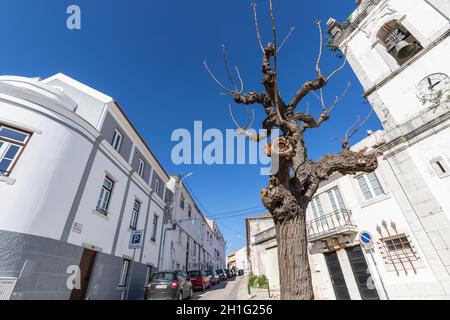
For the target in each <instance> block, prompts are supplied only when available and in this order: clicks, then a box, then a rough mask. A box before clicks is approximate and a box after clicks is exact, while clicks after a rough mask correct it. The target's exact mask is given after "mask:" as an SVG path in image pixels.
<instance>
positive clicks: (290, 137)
mask: <svg viewBox="0 0 450 320" xmlns="http://www.w3.org/2000/svg"><path fill="white" fill-rule="evenodd" d="M269 5H270V10H269V11H270V18H271V24H272V33H273V39H272V42H269V43H268V44H267V46H265V47H264V46H263V44H262V38H261V34H260V31H259V25H258V16H257V11H256V4H252V7H253V12H254V20H255V26H256V33H257V38H258V43H259V46H260V48H261V52H262V73H263V79H262V84H263V86H264V89H265V90H264V91H263V92H253V91H251V92H247V93H244V82H243V81H242V78H241V75H240V73H239V69H238V68H235V71H236V74H237V78H238V79H239V86H237V85H236V82H237V81H234V80H233V76H232V74H231V72H230V69H229V66H228V58H227V54H226V51H225V47H222V49H223V57H224V62H225V69H226V73H227V75H228V78H229V80H230V83H231V85H232V87H231V88H228V87H227V86H225V85H224V84H223V83H222V82H220V81H219V80H218V78H217V77H216V76H215V75H214V73H213V72H212V71H211V69H210V68H209V66H208V64H207V63H206V61H205V63H204V65H205V67H206V69H207V71H208V73H209V74H210V75H211V77H212V78H213V79H214V81H216V82H217V83H218V84H219V86H220V87H221V88H222V89H223V90H224V91H225V94H228V95H231V96H232V97H233V99H234V102H235V103H236V104H243V105H246V106H250V105H256V104H258V105H261V106H262V109H263V110H264V112H265V114H266V116H267V117H266V119H265V120H264V121H263V124H262V126H263V128H264V129H266V131H267V134H265V135H263V136H259V135H257V134H254V133H250V132H254V131H250V130H249V124H250V126H251V124H252V123H253V120H254V111H253V110H252V111H251V112H252V113H253V120H251V121H250V115H249V114H248V120H247V123H246V125H245V126H244V127H243V128H238V130H237V132H238V134H241V135H248V136H249V137H250V138H251V139H253V140H256V141H263V140H265V139H269V140H270V137H271V131H272V129H274V128H278V129H279V130H280V132H281V136H280V137H277V138H276V139H274V140H272V141H269V142H268V143H267V145H266V152H267V154H268V156H272V155H274V154H275V155H276V156H278V157H279V169H278V171H277V172H273V174H272V175H271V176H270V178H269V186H268V187H267V188H265V189H263V190H262V191H261V199H262V202H263V204H264V206H265V207H266V208H267V209H268V210H269V211H270V213H271V214H272V216H273V219H274V222H275V228H276V232H277V242H278V260H279V269H280V285H281V298H282V299H284V300H293V299H304V300H312V299H314V293H313V286H312V280H311V271H310V266H309V261H308V239H307V230H306V210H307V207H308V205H309V203H310V201H311V199H312V198H313V196H314V194H315V193H316V192H317V190H318V188H319V185H320V183H321V182H323V181H325V180H328V179H329V178H330V176H331V175H333V174H334V173H337V172H339V173H341V174H344V175H346V174H356V173H358V172H372V171H374V170H375V169H376V168H377V166H378V161H377V156H378V154H377V152H376V150H371V151H369V148H365V149H364V150H362V151H359V152H355V151H352V150H351V149H350V147H349V139H350V138H351V137H352V136H353V135H354V134H355V133H356V131H357V130H358V129H360V128H361V127H362V126H363V125H364V123H365V122H366V121H367V119H366V120H365V121H363V122H362V123H361V124H360V125H359V126H358V123H359V122H360V121H358V123H357V124H355V125H353V126H352V127H351V128H349V129H348V130H347V132H346V134H345V138H344V139H341V142H342V147H343V150H342V151H341V152H339V153H337V154H330V155H326V156H324V157H322V158H321V159H319V160H318V161H313V160H311V159H309V158H308V153H307V147H306V144H305V139H304V136H305V132H307V131H308V130H310V129H316V128H319V127H320V126H321V125H322V124H323V123H325V122H326V121H328V120H329V119H330V113H331V111H332V110H333V109H334V108H335V106H336V105H337V104H338V103H339V102H340V101H341V100H342V97H343V96H344V95H345V93H346V91H347V90H348V87H347V88H346V90H345V92H344V93H343V95H341V96H338V97H336V98H335V99H334V101H333V102H332V103H331V104H330V105H327V104H326V102H325V98H324V91H323V89H324V88H325V87H326V86H327V84H328V83H329V82H330V80H331V79H332V78H333V77H334V76H335V75H336V74H337V73H338V72H339V71H341V70H342V69H343V68H344V66H345V61H346V59H344V63H343V64H342V65H340V66H339V67H338V68H337V69H336V70H335V71H333V72H331V73H330V74H329V75H328V76H325V75H324V74H323V73H322V70H321V67H320V64H321V63H320V62H321V58H322V54H323V42H324V41H323V32H322V28H321V23H320V21H317V26H318V28H319V33H320V46H319V54H318V58H317V62H316V65H315V73H316V76H315V79H313V80H311V81H307V82H305V83H303V84H302V85H301V86H300V88H299V89H298V91H297V92H296V94H295V96H294V97H293V98H292V100H291V101H289V102H286V101H285V100H284V99H283V98H282V97H281V95H280V91H279V87H278V68H277V58H278V53H279V51H280V49H281V48H282V47H283V46H284V45H285V43H286V41H287V39H288V38H289V36H290V35H291V34H292V32H293V31H294V29H293V28H292V29H291V30H290V31H289V33H288V35H287V36H286V38H285V39H284V40H283V41H282V43H281V45H280V46H278V44H277V43H278V42H277V30H276V26H275V17H274V11H273V5H272V0H269ZM310 93H312V94H314V95H315V96H316V97H317V99H318V100H319V102H320V107H321V109H322V112H321V115H320V116H319V117H314V116H313V115H311V114H310V113H309V111H307V112H300V111H298V110H297V109H298V106H299V104H300V102H302V101H303V99H304V98H305V97H306V96H308V95H309V94H310ZM248 112H249V109H248V108H247V113H248ZM230 113H231V116H232V119H233V121H234V123H235V124H236V125H237V126H238V127H239V124H238V123H237V121H236V120H235V118H234V116H233V113H232V112H231V109H230ZM358 120H359V119H358ZM355 128H356V129H355ZM352 130H353V131H352Z"/></svg>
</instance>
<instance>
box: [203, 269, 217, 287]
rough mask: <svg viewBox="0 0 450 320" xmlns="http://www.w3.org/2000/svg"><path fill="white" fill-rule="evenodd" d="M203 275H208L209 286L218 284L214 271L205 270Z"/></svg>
mask: <svg viewBox="0 0 450 320" xmlns="http://www.w3.org/2000/svg"><path fill="white" fill-rule="evenodd" d="M205 273H206V274H207V275H208V277H209V281H210V282H211V284H212V285H213V286H215V285H216V284H219V282H220V278H219V275H218V274H217V272H216V271H215V270H206V271H205Z"/></svg>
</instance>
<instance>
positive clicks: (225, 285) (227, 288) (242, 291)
mask: <svg viewBox="0 0 450 320" xmlns="http://www.w3.org/2000/svg"><path fill="white" fill-rule="evenodd" d="M192 299H193V300H247V299H248V294H247V281H246V277H245V276H241V277H235V278H233V279H230V280H228V281H221V282H220V283H219V284H218V285H215V286H212V287H211V289H208V290H206V292H201V291H195V292H194V297H193V298H192Z"/></svg>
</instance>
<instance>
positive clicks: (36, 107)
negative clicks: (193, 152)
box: [0, 74, 171, 299]
mask: <svg viewBox="0 0 450 320" xmlns="http://www.w3.org/2000/svg"><path fill="white" fill-rule="evenodd" d="M0 170H1V174H0V199H1V200H0V201H1V205H0V239H1V240H0V285H1V286H2V292H3V293H4V294H3V295H2V298H3V299H139V298H142V297H143V290H144V289H143V288H144V286H145V285H146V283H147V281H148V279H149V277H150V276H151V275H152V273H153V272H154V271H156V270H158V269H161V262H160V256H161V252H164V250H166V248H164V247H163V246H162V245H161V243H162V238H163V226H164V224H165V218H166V216H167V209H168V207H169V206H168V205H167V201H166V199H170V198H171V192H170V191H169V190H167V189H166V188H165V185H166V184H167V183H168V182H169V181H170V176H169V175H168V174H167V173H166V172H165V170H164V168H163V167H162V166H161V164H160V163H159V162H158V160H157V159H156V158H155V156H154V155H153V154H152V152H151V150H150V149H149V148H148V146H147V145H146V144H145V142H144V141H143V140H142V138H141V137H140V135H139V134H138V132H137V131H136V130H135V129H134V128H133V126H132V124H131V123H130V122H129V120H128V119H127V118H126V116H125V114H124V113H123V111H122V110H121V109H120V107H119V105H118V104H117V102H115V101H114V100H113V99H112V98H110V97H108V96H106V95H104V94H102V93H100V92H98V91H96V90H94V89H92V88H89V87H87V86H85V85H83V84H81V83H79V82H77V81H75V80H73V79H71V78H69V77H67V76H65V75H63V74H57V75H55V76H52V77H50V78H48V79H43V80H41V79H36V78H22V77H0ZM134 231H142V234H143V241H142V247H141V248H140V249H136V250H134V249H129V242H130V237H131V234H132V233H133V232H134ZM72 283H75V288H74V287H73V284H72ZM71 284H72V285H71Z"/></svg>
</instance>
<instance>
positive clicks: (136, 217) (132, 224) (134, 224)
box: [130, 200, 141, 230]
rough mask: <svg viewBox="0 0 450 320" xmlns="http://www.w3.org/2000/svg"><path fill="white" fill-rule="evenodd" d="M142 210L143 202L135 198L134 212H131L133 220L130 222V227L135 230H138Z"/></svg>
mask: <svg viewBox="0 0 450 320" xmlns="http://www.w3.org/2000/svg"><path fill="white" fill-rule="evenodd" d="M140 210H141V203H140V202H139V201H138V200H134V204H133V212H132V213H131V222H130V228H131V229H133V230H136V228H137V224H138V220H139V211H140Z"/></svg>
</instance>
